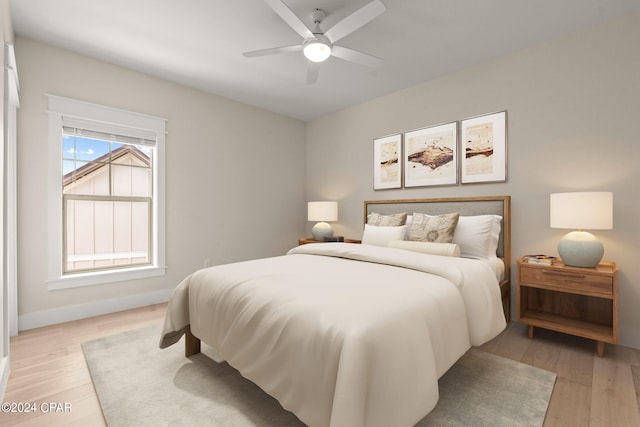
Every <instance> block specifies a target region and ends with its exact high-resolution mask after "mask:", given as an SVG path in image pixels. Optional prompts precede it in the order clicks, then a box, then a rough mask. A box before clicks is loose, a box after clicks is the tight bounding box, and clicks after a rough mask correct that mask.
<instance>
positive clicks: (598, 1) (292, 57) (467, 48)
mask: <svg viewBox="0 0 640 427" xmlns="http://www.w3.org/2000/svg"><path fill="white" fill-rule="evenodd" d="M284 1H285V3H286V4H287V5H288V6H289V7H290V8H291V10H293V12H294V13H295V14H296V15H297V16H299V17H300V18H301V19H302V20H303V21H305V23H307V24H308V26H310V27H312V19H311V18H312V10H313V9H314V8H321V9H323V10H324V11H325V12H326V13H327V17H326V19H325V22H324V25H323V28H324V29H325V30H326V29H328V28H329V27H330V26H331V25H333V24H334V23H336V22H337V21H339V20H340V19H342V18H344V17H345V16H347V15H349V14H350V13H352V12H353V11H355V10H356V9H358V8H360V7H362V6H363V5H365V4H367V3H368V2H369V1H370V0H312V1H310V0H284ZM382 2H383V3H384V4H385V6H386V8H387V10H386V12H385V13H383V14H382V15H380V16H379V17H377V18H376V19H374V20H373V21H372V22H370V23H369V24H367V25H366V26H364V27H362V28H360V29H359V30H357V31H356V32H354V33H352V34H350V35H348V36H346V37H345V38H343V39H341V40H340V42H339V43H338V44H340V45H342V46H345V47H350V48H352V49H356V50H360V51H363V52H366V53H369V54H371V55H374V56H377V57H379V58H382V59H384V61H385V62H384V65H382V66H381V67H379V68H377V69H375V70H371V69H368V68H366V67H363V66H361V65H356V64H353V63H349V62H345V61H343V60H341V59H338V58H334V57H331V58H329V59H328V60H327V61H326V62H325V63H323V64H322V66H321V68H320V74H319V78H318V81H317V83H315V84H313V85H307V84H306V59H304V57H303V56H302V53H301V52H294V53H287V54H280V55H275V56H263V57H257V58H245V57H244V56H243V55H242V52H245V51H251V50H258V49H263V48H269V47H276V46H286V45H292V44H296V43H298V42H302V40H301V38H300V36H299V35H298V34H297V33H296V32H295V31H294V30H292V29H291V28H290V27H289V26H288V25H287V24H286V23H285V22H284V21H282V19H281V18H280V17H279V16H278V15H277V14H276V13H275V12H274V11H273V10H272V9H271V8H270V7H269V6H268V5H267V4H266V3H265V2H264V0H181V1H176V0H55V1H51V0H11V10H12V17H13V25H14V31H15V33H16V35H18V36H23V37H27V38H30V39H34V40H38V41H41V42H44V43H48V44H51V45H54V46H59V47H62V48H66V49H69V50H72V51H75V52H78V53H81V54H84V55H87V56H90V57H94V58H97V59H101V60H104V61H107V62H110V63H114V64H117V65H120V66H123V67H126V68H130V69H133V70H137V71H141V72H144V73H147V74H150V75H153V76H156V77H160V78H163V79H167V80H171V81H175V82H178V83H181V84H184V85H187V86H191V87H194V88H197V89H201V90H203V91H206V92H210V93H214V94H217V95H222V96H225V97H228V98H231V99H235V100H238V101H241V102H244V103H247V104H250V105H255V106H258V107H261V108H265V109H267V110H271V111H274V112H277V113H281V114H284V115H287V116H290V117H294V118H298V119H302V120H310V119H313V118H317V117H320V116H323V115H326V114H329V113H331V112H334V111H338V110H340V109H343V108H345V107H348V106H350V105H355V104H358V103H361V102H364V101H367V100H369V99H373V98H376V97H379V96H382V95H385V94H388V93H391V92H394V91H397V90H399V89H403V88H406V87H410V86H412V85H415V84H417V83H420V82H424V81H427V80H429V79H432V78H435V77H438V76H440V75H443V74H446V73H450V72H452V71H455V70H458V69H461V68H464V67H467V66H470V65H472V64H475V63H479V62H482V61H486V60H488V59H490V58H493V57H496V56H499V55H503V54H505V53H507V52H511V51H514V50H518V49H521V48H523V47H526V46H529V45H532V44H535V43H538V42H540V41H543V40H546V39H550V38H553V37H557V36H560V35H562V34H566V33H569V32H572V31H575V30H577V29H579V28H582V27H585V26H589V25H593V24H595V23H598V22H601V21H605V20H608V19H612V18H614V17H618V16H621V15H624V14H627V13H630V12H638V11H640V0H382ZM16 55H17V56H18V62H19V55H20V53H19V52H16ZM594 60H595V58H594ZM550 66H552V64H550Z"/></svg>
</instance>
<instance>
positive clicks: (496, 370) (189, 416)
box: [82, 325, 555, 427]
mask: <svg viewBox="0 0 640 427" xmlns="http://www.w3.org/2000/svg"><path fill="white" fill-rule="evenodd" d="M160 331H161V325H158V326H152V327H148V328H144V329H137V330H132V331H128V332H124V333H121V334H117V335H113V336H110V337H105V338H100V339H97V340H93V341H89V342H85V343H83V344H82V349H83V351H84V354H85V358H86V360H87V364H88V366H89V371H90V372H91V378H92V379H93V384H94V386H95V389H96V392H97V394H98V399H99V400H100V405H101V407H102V412H103V414H104V417H105V420H106V421H107V424H108V425H109V426H110V427H120V426H126V427H129V426H194V425H198V426H232V427H235V426H301V425H303V424H302V423H301V422H300V420H298V419H297V418H296V417H295V416H294V415H293V414H292V413H290V412H288V411H286V410H284V409H283V408H282V407H281V406H280V404H279V403H278V401H277V400H275V399H274V398H272V397H270V396H269V395H267V394H266V393H264V392H263V391H262V390H261V389H260V388H259V387H257V386H256V385H255V384H253V383H252V382H251V381H248V380H246V379H245V378H243V377H242V376H241V375H240V374H239V373H238V371H236V370H235V369H233V368H232V367H231V366H229V365H228V364H227V363H216V362H215V361H214V360H213V359H212V357H213V353H212V352H211V350H210V349H209V348H208V347H207V346H206V345H204V344H203V346H202V347H203V352H202V353H201V354H197V355H195V356H192V357H190V358H189V359H187V358H185V357H184V346H183V345H181V344H182V341H181V342H180V343H178V344H176V345H174V346H172V347H170V348H167V349H164V350H160V349H159V348H158V341H159V338H160ZM554 382H555V374H554V373H551V372H548V371H544V370H542V369H538V368H535V367H532V366H529V365H524V364H521V363H518V362H515V361H512V360H508V359H504V358H502V357H498V356H495V355H492V354H489V353H486V352H484V351H481V350H478V349H471V350H469V351H468V352H467V353H466V354H465V355H464V356H463V357H462V358H461V359H460V360H459V361H458V362H457V363H456V364H455V365H454V366H453V367H452V368H451V369H450V370H449V371H448V372H447V373H446V374H445V375H443V376H442V378H441V379H440V381H439V388H440V400H439V401H438V404H437V406H436V408H435V409H434V410H433V411H432V412H431V413H430V414H429V415H428V416H427V417H425V418H424V419H423V420H421V421H420V423H419V424H418V425H420V426H492V427H494V426H495V427H498V426H508V427H513V426H541V425H542V423H543V421H544V416H545V413H546V410H547V406H548V403H549V398H550V397H551V391H552V390H553V385H554Z"/></svg>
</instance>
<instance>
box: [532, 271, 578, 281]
mask: <svg viewBox="0 0 640 427" xmlns="http://www.w3.org/2000/svg"><path fill="white" fill-rule="evenodd" d="M542 272H543V273H544V274H551V275H553V276H564V277H575V278H576V279H584V278H585V275H584V274H580V273H568V272H564V271H554V270H542Z"/></svg>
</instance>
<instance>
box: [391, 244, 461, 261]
mask: <svg viewBox="0 0 640 427" xmlns="http://www.w3.org/2000/svg"><path fill="white" fill-rule="evenodd" d="M387 246H388V247H390V248H397V249H404V250H406V251H413V252H420V253H423V254H431V255H443V256H453V257H459V256H460V246H458V245H456V244H455V243H436V242H410V241H408V240H392V241H391V242H389V244H388V245H387Z"/></svg>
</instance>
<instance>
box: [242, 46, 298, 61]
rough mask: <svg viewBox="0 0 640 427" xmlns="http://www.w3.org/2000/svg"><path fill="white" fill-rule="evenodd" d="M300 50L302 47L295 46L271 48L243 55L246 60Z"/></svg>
mask: <svg viewBox="0 0 640 427" xmlns="http://www.w3.org/2000/svg"><path fill="white" fill-rule="evenodd" d="M299 50H302V46H301V45H299V44H295V45H292V46H282V47H271V48H269V49H260V50H253V51H251V52H244V53H243V55H244V56H246V57H247V58H253V57H255V56H265V55H275V54H277V53H285V52H296V51H299Z"/></svg>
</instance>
